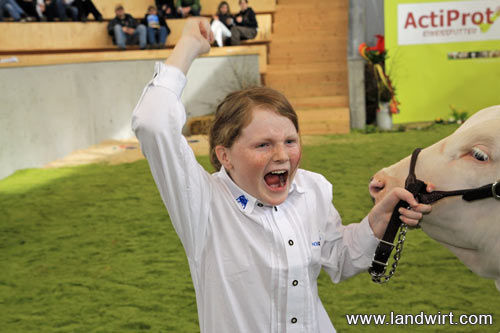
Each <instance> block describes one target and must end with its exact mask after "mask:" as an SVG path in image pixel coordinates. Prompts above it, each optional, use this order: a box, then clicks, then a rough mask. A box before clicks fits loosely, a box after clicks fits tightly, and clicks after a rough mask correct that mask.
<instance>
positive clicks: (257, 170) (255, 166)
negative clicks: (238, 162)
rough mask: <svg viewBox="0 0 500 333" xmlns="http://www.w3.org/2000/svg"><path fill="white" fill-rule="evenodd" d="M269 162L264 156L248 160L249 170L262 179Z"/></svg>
mask: <svg viewBox="0 0 500 333" xmlns="http://www.w3.org/2000/svg"><path fill="white" fill-rule="evenodd" d="M268 162H269V159H268V158H266V157H264V156H254V157H253V158H252V159H249V160H248V164H247V169H248V170H251V172H250V173H251V174H252V175H253V176H255V177H258V178H260V177H261V176H262V173H263V171H264V169H265V168H266V166H267V163H268Z"/></svg>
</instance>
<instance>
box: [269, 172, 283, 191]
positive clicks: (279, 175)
mask: <svg viewBox="0 0 500 333" xmlns="http://www.w3.org/2000/svg"><path fill="white" fill-rule="evenodd" d="M264 181H265V182H266V185H267V186H268V188H270V189H271V190H272V191H281V190H283V189H285V188H286V184H287V181H288V171H287V170H274V171H271V172H269V173H267V174H266V175H265V176H264Z"/></svg>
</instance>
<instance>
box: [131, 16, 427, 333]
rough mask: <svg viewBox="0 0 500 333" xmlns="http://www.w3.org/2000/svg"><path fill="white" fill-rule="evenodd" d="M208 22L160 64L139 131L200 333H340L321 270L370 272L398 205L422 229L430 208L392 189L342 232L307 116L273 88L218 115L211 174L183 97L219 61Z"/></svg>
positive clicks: (138, 111) (238, 98)
mask: <svg viewBox="0 0 500 333" xmlns="http://www.w3.org/2000/svg"><path fill="white" fill-rule="evenodd" d="M212 41H213V35H212V33H211V31H210V25H209V23H208V21H207V20H205V19H200V18H197V19H196V18H195V19H189V20H188V21H187V23H186V26H185V28H184V32H183V35H182V37H181V38H180V40H179V42H178V43H177V45H176V46H175V49H174V50H173V52H172V54H171V55H170V57H169V58H168V59H167V60H166V61H165V63H164V64H163V63H157V64H156V68H155V73H154V76H153V79H152V80H151V82H149V84H148V85H147V86H146V88H145V89H144V91H143V93H142V96H141V97H140V99H139V102H138V104H137V106H136V108H135V110H134V113H133V116H132V128H133V130H134V131H135V133H136V135H137V137H138V139H139V141H140V143H141V148H142V151H143V153H144V155H145V156H146V158H147V160H148V162H149V165H150V168H151V172H152V174H153V177H154V180H155V182H156V185H157V187H158V189H159V192H160V195H161V197H162V199H163V202H164V204H165V205H166V207H167V209H168V212H169V214H170V218H171V220H172V223H173V225H174V228H175V230H176V232H177V234H178V235H179V237H180V239H181V241H182V244H183V246H184V249H185V251H186V254H187V257H188V261H189V267H190V270H191V276H192V279H193V284H194V287H195V292H196V300H197V308H198V317H199V325H200V330H201V332H214V333H215V332H216V333H224V332H227V333H235V332H245V333H246V332H308V333H311V332H334V331H335V330H334V328H333V325H332V323H331V321H330V319H329V317H328V314H327V313H326V311H325V309H324V307H323V305H322V304H321V300H320V298H319V296H318V289H317V278H318V275H319V273H320V270H321V268H323V269H324V270H325V271H326V272H327V273H328V274H329V275H330V276H331V278H332V280H333V282H339V281H341V280H343V279H346V278H348V277H350V276H353V275H355V274H357V273H359V272H361V271H365V270H366V269H367V268H368V266H369V265H370V263H371V260H372V258H373V254H374V251H375V248H376V246H377V243H378V239H377V238H381V237H382V235H383V233H384V231H385V229H386V227H387V224H388V221H389V218H390V215H391V213H392V210H393V209H394V207H395V205H396V203H397V202H398V201H399V200H405V201H407V202H408V203H410V205H411V207H412V210H406V209H401V210H400V213H401V219H402V220H403V222H405V223H407V224H408V225H411V226H415V225H416V224H417V222H418V220H419V219H421V218H422V213H428V212H429V211H430V209H431V207H430V206H427V205H421V204H418V203H417V201H416V200H415V199H414V198H413V196H412V195H411V194H410V193H409V192H407V191H406V190H404V189H402V188H398V189H395V190H393V191H392V192H391V193H390V194H389V195H388V196H387V197H386V199H384V201H382V202H380V203H379V204H377V205H376V206H375V207H374V208H373V209H372V210H371V211H370V213H369V214H368V216H367V217H366V218H364V219H363V221H362V222H361V223H354V224H350V225H347V226H343V225H342V223H341V220H340V216H339V214H338V212H337V210H336V209H335V207H334V206H333V205H332V185H331V184H330V183H329V182H328V181H327V180H326V179H325V178H324V177H323V176H321V175H319V174H316V173H313V172H309V171H306V170H302V169H300V168H298V165H299V162H300V158H301V153H302V151H301V143H300V137H299V134H298V133H299V131H298V122H297V115H296V114H295V111H294V110H293V108H292V107H291V105H290V104H289V103H288V101H287V99H286V98H285V97H284V96H283V95H282V94H280V93H278V92H276V91H274V90H272V89H269V88H254V89H248V90H244V91H241V92H235V93H232V94H230V95H228V96H227V97H226V99H225V100H224V101H223V102H222V103H221V104H220V105H219V107H218V108H217V112H216V116H215V122H214V125H213V128H212V130H211V134H210V148H211V161H212V163H213V164H214V166H215V167H216V170H218V171H217V172H215V173H214V174H209V173H208V172H206V171H205V170H204V169H203V167H202V166H201V165H199V164H198V163H197V161H196V158H195V156H194V154H193V151H192V150H191V149H190V147H189V145H188V143H187V141H186V139H185V138H184V137H183V136H182V134H181V130H182V126H183V124H184V123H185V121H186V114H185V110H184V107H183V105H182V102H181V93H182V90H183V88H184V86H185V84H186V73H187V71H188V69H189V67H190V65H191V63H192V61H193V60H194V59H195V58H196V57H197V56H199V55H201V54H203V53H206V52H208V51H209V50H210V43H211V42H212Z"/></svg>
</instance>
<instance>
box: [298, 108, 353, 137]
mask: <svg viewBox="0 0 500 333" xmlns="http://www.w3.org/2000/svg"><path fill="white" fill-rule="evenodd" d="M297 115H298V118H299V130H300V133H301V134H302V135H311V134H344V133H349V128H350V127H349V126H350V125H349V108H329V109H306V110H298V111H297Z"/></svg>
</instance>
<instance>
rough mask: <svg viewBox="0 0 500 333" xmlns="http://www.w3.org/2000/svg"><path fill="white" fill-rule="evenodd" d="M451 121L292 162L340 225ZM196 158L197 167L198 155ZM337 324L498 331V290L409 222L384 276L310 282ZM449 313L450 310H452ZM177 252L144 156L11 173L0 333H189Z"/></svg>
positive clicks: (187, 295)
mask: <svg viewBox="0 0 500 333" xmlns="http://www.w3.org/2000/svg"><path fill="white" fill-rule="evenodd" d="M454 129H455V127H454V126H434V127H432V128H431V129H428V130H422V131H409V132H398V133H379V134H369V135H367V134H361V133H352V134H349V135H339V136H328V137H324V138H322V139H323V141H324V144H322V145H319V146H305V147H304V154H303V162H302V167H303V168H305V169H309V170H312V171H316V172H319V173H322V174H323V175H325V176H326V177H327V178H328V179H329V180H330V181H331V182H332V183H333V185H334V204H335V206H336V207H337V209H338V210H339V212H340V214H341V215H342V217H343V219H344V223H345V224H347V223H350V222H357V221H360V220H361V219H362V218H363V217H364V216H365V215H366V214H367V213H368V211H369V210H370V208H371V206H372V203H371V200H370V198H369V195H368V192H367V184H368V179H369V178H370V176H371V175H372V174H373V173H374V172H376V171H377V170H378V169H380V168H381V167H384V166H387V165H389V164H392V163H394V162H395V161H397V160H399V159H401V158H402V157H404V156H407V155H409V154H410V153H411V151H412V150H413V148H415V147H417V146H427V145H429V144H431V143H433V142H435V141H437V140H439V139H440V138H442V137H445V136H447V135H448V134H450V133H451V132H452V131H453V130H454ZM199 161H200V163H202V164H203V165H204V166H205V167H207V168H208V169H209V170H210V168H209V167H208V165H209V163H208V158H207V157H206V156H202V157H200V158H199ZM319 292H320V296H321V298H322V300H323V303H324V305H325V307H326V309H327V311H328V313H329V314H330V316H331V318H332V320H333V323H334V325H335V327H336V328H337V330H338V331H339V332H420V331H425V332H440V331H443V332H498V331H499V330H500V293H499V292H498V291H497V290H496V288H495V286H494V283H493V281H492V280H487V279H483V278H480V277H478V276H476V275H474V274H473V273H471V272H470V270H469V269H467V268H466V267H465V266H464V265H462V264H461V263H460V262H459V261H458V260H457V259H456V258H455V257H454V256H453V255H452V254H451V253H450V252H449V251H448V250H446V249H445V248H444V247H443V246H441V245H440V244H438V243H436V242H435V241H433V240H431V239H430V238H428V237H427V236H426V235H425V234H424V233H423V232H421V231H419V230H412V231H410V232H409V234H408V240H407V242H406V244H405V249H404V252H403V257H402V262H401V264H400V266H399V268H398V271H397V273H396V276H395V277H394V278H393V279H392V280H391V281H390V282H389V283H388V284H386V285H382V286H381V285H376V284H374V283H372V282H371V281H370V278H369V275H368V274H367V273H363V274H360V275H358V276H356V277H354V278H352V279H349V280H347V281H344V282H342V283H340V284H332V283H331V282H330V280H329V277H328V276H327V275H326V274H322V275H321V276H320V279H319ZM391 311H393V312H395V313H396V314H419V313H420V312H421V311H424V312H425V313H426V314H438V313H442V314H446V313H449V312H450V311H451V312H453V314H454V315H455V316H458V315H460V314H492V315H493V318H494V323H493V325H492V326H478V325H476V326H471V325H468V326H460V325H455V326H444V325H434V326H425V325H422V326H419V325H409V326H389V325H378V326H376V325H370V326H363V325H356V326H349V325H348V324H347V321H346V319H345V314H355V313H356V314H357V313H366V314H370V313H371V314H386V315H388V316H389V314H390V312H391ZM455 318H456V317H455ZM198 330H199V329H198V324H197V314H196V303H195V298H194V289H193V286H192V282H191V277H190V273H189V269H188V264H187V260H186V258H185V254H184V250H183V248H182V245H181V244H180V241H179V240H178V238H177V236H176V234H175V232H174V230H173V228H172V226H171V224H170V221H169V218H168V214H167V212H166V211H165V208H164V206H163V204H162V202H161V199H160V197H159V194H158V191H157V190H156V188H155V185H154V183H153V180H152V177H151V174H150V172H149V168H148V166H147V163H146V161H138V162H135V163H131V164H122V165H117V166H109V165H103V164H94V165H87V166H81V167H73V168H61V169H32V170H23V171H18V172H16V173H15V174H14V175H12V176H10V177H8V178H6V179H4V180H1V181H0V332H138V331H151V332H197V331H198Z"/></svg>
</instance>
